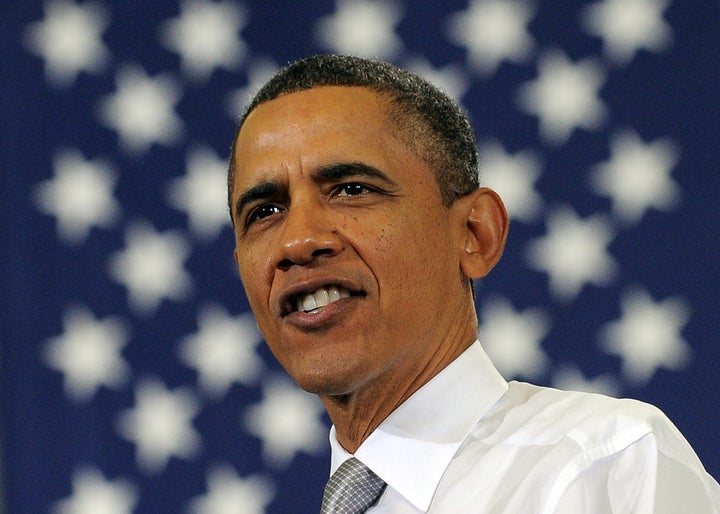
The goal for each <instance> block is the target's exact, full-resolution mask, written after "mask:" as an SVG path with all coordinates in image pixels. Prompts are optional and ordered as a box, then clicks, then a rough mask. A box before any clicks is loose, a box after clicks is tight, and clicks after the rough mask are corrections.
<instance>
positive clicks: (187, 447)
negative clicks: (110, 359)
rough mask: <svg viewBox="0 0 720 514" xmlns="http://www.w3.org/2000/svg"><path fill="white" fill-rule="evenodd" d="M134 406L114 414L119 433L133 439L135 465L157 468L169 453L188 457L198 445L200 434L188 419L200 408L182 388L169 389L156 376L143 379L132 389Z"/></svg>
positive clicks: (162, 465) (150, 470)
mask: <svg viewBox="0 0 720 514" xmlns="http://www.w3.org/2000/svg"><path fill="white" fill-rule="evenodd" d="M135 400H136V402H135V406H134V407H133V408H132V409H129V410H126V411H123V412H121V413H120V415H119V416H118V420H117V428H118V432H119V433H120V435H122V436H123V437H124V438H126V439H128V440H129V441H132V442H134V443H135V445H136V447H137V452H136V457H137V462H138V466H139V467H141V468H142V469H143V471H145V472H146V473H148V474H150V473H159V472H161V471H162V470H163V469H164V468H165V466H166V464H167V462H168V460H169V459H170V457H173V456H175V457H179V458H182V459H188V458H191V457H193V456H195V455H196V454H197V452H198V450H199V449H200V434H198V432H197V431H196V430H195V428H193V426H192V419H193V418H194V417H195V415H197V413H198V412H199V411H200V407H199V405H198V402H197V400H196V399H195V397H194V396H193V395H192V394H191V393H190V392H189V391H188V390H186V389H185V388H178V389H176V390H174V391H170V390H168V389H166V388H165V386H164V385H163V384H162V383H161V382H159V381H157V380H146V381H142V382H140V383H139V384H138V386H137V388H136V390H135Z"/></svg>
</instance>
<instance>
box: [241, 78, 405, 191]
mask: <svg viewBox="0 0 720 514" xmlns="http://www.w3.org/2000/svg"><path fill="white" fill-rule="evenodd" d="M389 107H390V103H389V101H388V100H387V99H386V98H385V97H383V96H382V95H380V94H378V93H376V92H375V91H373V90H371V89H369V88H366V87H346V86H322V87H316V88H312V89H308V90H303V91H298V92H294V93H289V94H286V95H282V96H280V97H278V98H275V99H273V100H269V101H267V102H264V103H262V104H260V105H258V106H257V107H256V108H255V109H254V110H253V111H252V112H251V113H250V114H249V115H248V117H247V118H246V119H245V122H244V124H243V126H242V128H241V130H240V132H239V134H238V136H237V141H236V143H235V162H234V163H233V166H234V169H233V174H234V175H235V177H234V178H235V182H236V183H237V182H238V181H244V180H246V179H250V180H252V177H251V175H255V174H256V173H257V172H258V170H260V169H262V168H270V167H275V168H277V167H278V166H279V167H281V168H286V167H288V166H293V165H296V164H298V163H299V164H302V165H303V166H317V165H324V164H327V162H314V161H318V160H326V161H331V160H333V159H335V160H343V161H348V160H356V161H363V160H365V159H367V158H370V159H372V158H375V159H378V158H382V157H383V156H384V157H385V158H389V157H390V156H392V155H393V154H395V155H397V156H398V157H401V154H405V153H407V152H408V151H409V150H408V149H407V147H406V145H404V144H403V143H402V142H401V141H400V139H399V138H398V137H397V134H396V132H397V130H396V128H395V126H394V125H393V124H392V123H391V122H390V119H389V116H388V112H389ZM375 164H379V163H375ZM265 171H266V172H267V171H269V170H265Z"/></svg>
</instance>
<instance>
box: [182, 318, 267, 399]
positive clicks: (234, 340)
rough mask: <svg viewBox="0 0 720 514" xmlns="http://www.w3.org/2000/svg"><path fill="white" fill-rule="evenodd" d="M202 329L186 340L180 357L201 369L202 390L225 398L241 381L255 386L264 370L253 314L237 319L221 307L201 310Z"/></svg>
mask: <svg viewBox="0 0 720 514" xmlns="http://www.w3.org/2000/svg"><path fill="white" fill-rule="evenodd" d="M198 324H199V330H198V331H197V332H196V333H195V334H192V335H190V336H187V337H185V338H184V339H183V341H182V343H181V346H180V357H181V359H182V361H183V362H184V363H185V364H187V365H188V366H190V367H192V368H195V369H197V371H198V373H199V381H200V385H201V387H202V388H203V389H204V390H205V391H207V392H208V393H210V394H212V395H213V396H223V395H224V394H226V393H227V391H228V389H229V388H230V385H231V384H232V383H233V382H235V381H237V382H241V383H243V384H252V383H254V382H255V380H256V379H257V377H258V376H259V374H260V372H261V370H262V369H263V363H262V360H261V359H260V357H259V356H258V355H257V353H256V352H255V348H256V346H257V345H258V343H260V342H261V341H262V338H261V336H260V334H259V332H258V331H257V328H256V325H255V321H254V319H253V318H252V315H250V314H243V315H240V316H236V317H231V316H229V315H228V313H227V311H225V310H224V309H222V308H220V307H217V306H209V307H205V308H203V309H201V311H200V314H199V317H198Z"/></svg>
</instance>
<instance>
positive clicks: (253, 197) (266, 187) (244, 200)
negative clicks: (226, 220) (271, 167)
mask: <svg viewBox="0 0 720 514" xmlns="http://www.w3.org/2000/svg"><path fill="white" fill-rule="evenodd" d="M279 190H280V185H279V184H278V183H277V182H272V181H267V182H260V183H259V184H257V185H255V186H253V187H251V188H250V189H248V190H247V191H245V192H243V193H242V194H241V195H240V197H239V198H238V201H237V202H236V203H235V214H236V215H237V216H240V215H241V214H242V212H243V210H244V209H245V207H246V206H247V205H248V204H251V203H253V202H256V201H257V200H264V199H266V198H272V197H273V196H275V195H277V193H278V191H279Z"/></svg>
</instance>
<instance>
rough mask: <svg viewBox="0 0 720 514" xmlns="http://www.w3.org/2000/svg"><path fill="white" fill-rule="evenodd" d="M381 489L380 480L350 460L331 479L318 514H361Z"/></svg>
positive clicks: (381, 482)
mask: <svg viewBox="0 0 720 514" xmlns="http://www.w3.org/2000/svg"><path fill="white" fill-rule="evenodd" d="M384 489H385V482H383V480H382V478H380V477H379V476H377V475H376V474H375V473H373V472H372V471H370V469H368V467H367V466H365V464H363V463H362V462H360V461H359V460H357V459H356V458H354V457H352V458H350V459H348V460H346V461H345V462H343V463H342V465H341V466H340V467H339V468H338V469H337V471H335V473H333V475H332V476H331V477H330V480H329V481H328V483H327V486H325V493H324V494H323V502H322V508H321V510H320V514H360V513H362V512H365V511H366V510H367V509H369V508H370V507H371V506H372V505H373V504H375V502H376V501H377V499H378V498H379V497H380V495H381V494H382V492H383V490H384Z"/></svg>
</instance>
